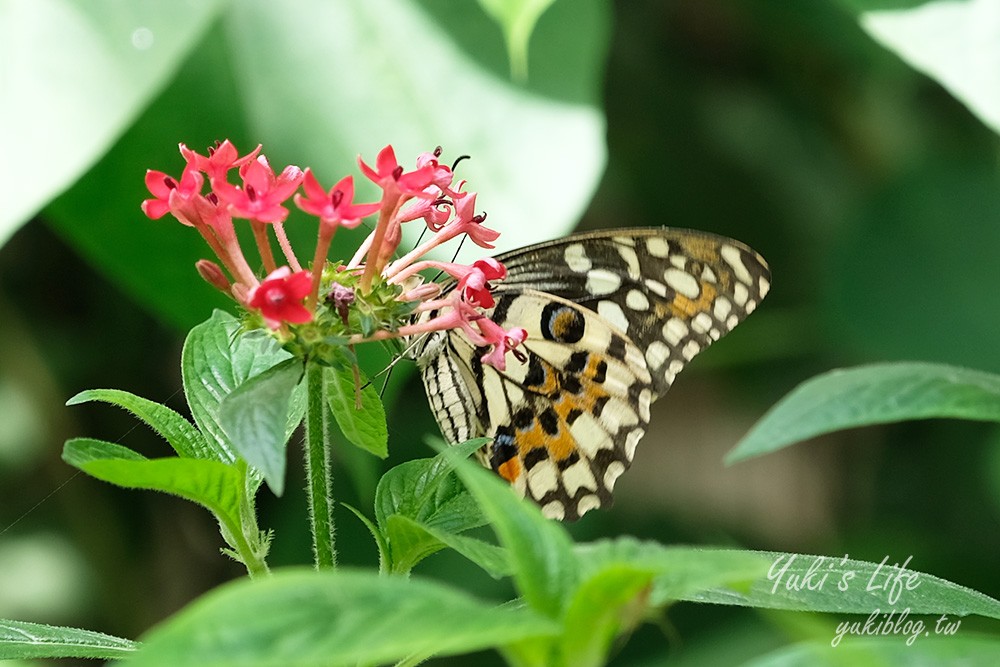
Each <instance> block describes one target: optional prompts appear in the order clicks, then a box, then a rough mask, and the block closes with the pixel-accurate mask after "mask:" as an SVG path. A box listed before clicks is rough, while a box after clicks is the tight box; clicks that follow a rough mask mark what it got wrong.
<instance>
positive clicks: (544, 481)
mask: <svg viewBox="0 0 1000 667" xmlns="http://www.w3.org/2000/svg"><path fill="white" fill-rule="evenodd" d="M497 259H499V260H500V261H501V262H503V263H504V265H505V266H506V267H507V271H508V276H507V278H506V279H505V280H504V281H503V282H502V283H499V284H498V285H497V286H496V289H495V291H494V296H495V297H496V299H497V304H496V306H495V307H494V308H493V309H492V311H488V312H487V315H488V316H489V317H490V318H491V319H493V320H494V321H495V322H497V323H498V324H500V325H501V326H503V327H504V328H510V327H514V326H520V327H524V328H525V329H526V330H527V331H528V338H527V340H526V341H525V343H524V344H523V345H522V348H523V350H524V352H525V355H526V358H527V359H526V361H525V362H524V363H519V362H518V361H516V360H514V359H510V360H509V363H508V364H507V369H506V370H505V371H498V370H497V369H495V368H493V367H491V366H486V365H484V364H483V363H482V362H481V360H480V359H481V357H482V356H483V354H484V353H485V352H486V350H485V349H482V348H477V347H475V346H474V345H473V344H472V343H471V342H470V341H469V340H468V338H467V337H466V336H465V335H464V334H463V333H462V332H461V331H460V330H451V331H448V332H438V333H435V334H432V336H431V337H430V338H429V339H428V342H427V343H425V345H424V346H423V347H422V349H421V350H420V351H418V353H417V355H416V356H417V361H418V365H419V366H420V367H421V369H422V376H423V380H424V385H425V387H426V389H427V394H428V398H429V400H430V403H431V408H432V410H433V412H434V415H435V418H436V419H437V421H438V423H439V425H440V426H441V430H442V432H443V433H444V435H445V438H446V439H447V440H448V441H449V442H452V443H459V442H464V441H465V440H468V439H470V438H473V437H478V436H488V437H491V438H493V441H492V443H490V444H488V445H486V446H485V447H484V449H483V450H481V451H480V459H481V460H482V461H483V463H484V464H485V465H487V466H489V467H491V468H492V469H493V470H495V471H496V472H497V473H498V474H500V475H501V476H502V477H504V478H505V479H507V480H508V481H509V482H511V484H512V485H513V486H514V488H515V489H517V490H518V491H519V492H521V493H522V494H523V495H525V496H527V497H529V498H532V499H533V500H534V501H535V502H537V503H538V504H539V505H540V506H541V507H542V510H543V512H544V513H545V514H546V515H547V516H549V517H552V518H557V519H566V520H574V519H576V518H578V517H580V516H582V515H583V514H584V513H585V512H587V511H588V510H590V509H593V508H594V507H599V506H601V505H605V504H609V503H610V502H611V492H612V490H613V487H614V484H615V481H616V480H617V478H618V477H619V476H620V475H621V473H623V472H624V471H625V470H626V469H627V468H628V466H629V464H630V463H631V461H632V456H633V454H634V452H635V447H636V444H637V443H638V441H639V439H640V438H641V437H642V435H643V434H644V433H645V429H646V426H647V424H648V421H649V405H650V403H651V402H652V401H653V400H655V399H656V398H657V397H659V396H661V395H662V394H663V393H664V392H666V390H667V389H668V388H669V387H670V384H671V383H672V382H673V379H674V377H675V376H676V375H677V373H678V372H680V370H681V369H682V368H683V366H684V364H685V363H686V362H687V361H689V360H690V359H691V358H693V357H694V355H695V354H697V353H698V352H700V351H701V350H703V349H705V348H706V347H708V346H709V345H710V344H711V343H712V342H714V341H715V340H718V339H719V338H721V337H722V336H723V335H724V334H725V333H727V332H728V331H730V330H731V329H732V328H733V327H734V326H736V324H738V323H739V322H740V321H741V320H742V319H743V318H745V317H746V316H747V315H748V314H749V313H750V312H751V311H752V310H753V309H754V308H755V306H756V305H757V303H759V302H760V300H761V299H762V298H763V297H764V295H765V294H766V292H767V289H768V286H769V280H770V274H769V272H768V269H767V266H766V264H765V263H764V260H763V259H762V258H761V257H760V255H758V254H757V253H755V252H754V251H753V250H751V249H750V248H748V247H747V246H745V245H743V244H742V243H739V242H737V241H733V240H731V239H726V238H723V237H719V236H715V235H711V234H706V233H703V232H690V231H685V230H672V229H659V230H657V229H633V230H614V231H604V232H591V233H583V234H577V235H574V236H570V237H567V238H565V239H562V240H559V241H553V242H548V243H542V244H538V245H533V246H528V247H525V248H521V249H518V250H514V251H512V252H509V253H505V254H502V255H500V256H498V257H497Z"/></svg>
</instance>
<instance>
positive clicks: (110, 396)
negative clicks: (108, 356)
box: [66, 389, 215, 459]
mask: <svg viewBox="0 0 1000 667" xmlns="http://www.w3.org/2000/svg"><path fill="white" fill-rule="evenodd" d="M88 401H104V402H105V403H110V404H111V405H117V406H118V407H120V408H125V409H126V410H128V411H129V412H131V413H132V414H134V415H135V416H136V417H138V418H139V419H141V420H142V421H144V422H145V423H146V424H148V425H149V426H150V427H151V428H152V429H153V430H154V431H156V432H157V433H159V434H160V435H161V436H163V438H164V439H165V440H166V441H167V442H168V443H170V446H171V447H173V448H174V451H175V452H177V454H178V455H179V456H186V457H189V458H199V459H214V458H215V453H214V451H213V450H212V449H211V448H210V447H208V446H207V444H206V442H205V439H204V438H202V437H201V433H199V432H198V429H196V428H195V427H194V426H192V425H191V422H189V421H188V420H187V419H185V418H184V417H183V416H181V415H179V414H177V413H176V412H174V411H173V410H171V409H170V408H168V407H167V406H165V405H160V404H159V403H154V402H153V401H150V400H147V399H145V398H141V397H139V396H136V395H135V394H130V393H129V392H127V391H120V390H117V389H90V390H87V391H81V392H80V393H79V394H77V395H76V396H74V397H73V398H71V399H69V400H68V401H66V405H79V404H80V403H86V402H88Z"/></svg>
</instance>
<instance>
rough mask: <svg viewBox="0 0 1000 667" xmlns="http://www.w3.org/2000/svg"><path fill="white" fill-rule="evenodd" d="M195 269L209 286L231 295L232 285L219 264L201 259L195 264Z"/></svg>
mask: <svg viewBox="0 0 1000 667" xmlns="http://www.w3.org/2000/svg"><path fill="white" fill-rule="evenodd" d="M194 268H196V269H197V270H198V275H200V276H201V277H202V278H204V279H205V282H207V283H208V284H209V285H211V286H212V287H214V288H215V289H217V290H219V291H220V292H222V293H223V294H229V290H230V289H231V288H232V285H231V284H230V282H229V278H226V274H225V273H223V272H222V268H221V267H220V266H219V265H218V264H216V263H215V262H213V261H212V260H209V259H199V260H198V261H197V262H195V265H194Z"/></svg>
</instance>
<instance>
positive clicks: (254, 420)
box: [219, 359, 303, 496]
mask: <svg viewBox="0 0 1000 667" xmlns="http://www.w3.org/2000/svg"><path fill="white" fill-rule="evenodd" d="M302 374H303V367H302V361H301V360H300V359H286V360H285V361H282V362H280V363H279V364H278V365H277V366H274V367H273V368H269V369H268V370H266V371H264V372H263V373H259V374H257V375H254V376H252V377H250V378H248V379H247V380H245V381H244V382H243V384H241V385H240V386H239V387H237V388H236V389H234V390H233V391H232V392H231V393H230V394H229V395H228V396H226V398H224V399H223V400H222V404H221V405H220V406H219V423H220V425H221V426H222V429H223V430H224V431H225V432H226V435H227V436H229V440H230V442H232V444H233V448H234V449H235V450H236V451H237V452H238V453H239V455H240V456H242V457H243V458H244V459H245V460H246V462H247V463H249V464H250V465H252V466H253V467H254V468H256V469H257V470H258V471H260V473H261V474H262V475H263V476H264V481H266V482H267V485H268V487H270V489H271V491H273V492H274V495H276V496H280V495H281V494H282V493H284V491H285V459H286V455H285V445H286V443H287V442H288V423H289V421H290V420H289V414H291V413H292V411H293V403H294V400H293V398H292V397H293V394H294V393H295V390H296V387H298V386H299V383H300V382H301V381H302Z"/></svg>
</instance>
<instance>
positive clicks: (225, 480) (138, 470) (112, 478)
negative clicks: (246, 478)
mask: <svg viewBox="0 0 1000 667" xmlns="http://www.w3.org/2000/svg"><path fill="white" fill-rule="evenodd" d="M63 460H64V461H66V463H68V464H70V465H72V466H74V467H76V468H79V469H80V470H82V471H83V472H85V473H87V474H88V475H90V476H91V477H95V478H97V479H99V480H102V481H104V482H110V483H111V484H116V485H118V486H121V487H125V488H126V489H147V490H150V491H162V492H164V493H169V494H172V495H175V496H180V497H181V498H184V499H185V500H190V501H191V502H194V503H197V504H199V505H201V506H202V507H204V508H206V509H208V510H209V511H211V512H212V513H213V514H215V515H216V516H217V517H218V518H219V521H220V522H223V523H224V524H226V526H227V528H229V529H230V530H231V531H232V532H233V533H234V534H239V531H240V526H241V522H240V498H241V492H242V489H243V475H242V474H241V473H240V471H239V470H238V469H237V468H236V467H235V466H231V465H229V464H227V463H220V462H219V461H208V460H205V459H182V458H165V459H147V458H144V457H142V456H140V455H139V454H136V453H135V452H133V451H131V450H129V449H125V448H124V447H121V446H120V445H115V444H114V443H110V442H104V441H101V440H92V439H90V438H74V439H72V440H69V441H67V442H66V445H65V447H64V448H63Z"/></svg>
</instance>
